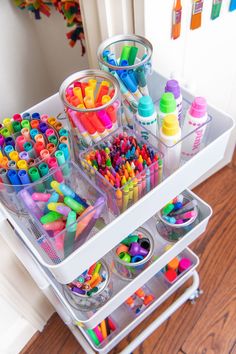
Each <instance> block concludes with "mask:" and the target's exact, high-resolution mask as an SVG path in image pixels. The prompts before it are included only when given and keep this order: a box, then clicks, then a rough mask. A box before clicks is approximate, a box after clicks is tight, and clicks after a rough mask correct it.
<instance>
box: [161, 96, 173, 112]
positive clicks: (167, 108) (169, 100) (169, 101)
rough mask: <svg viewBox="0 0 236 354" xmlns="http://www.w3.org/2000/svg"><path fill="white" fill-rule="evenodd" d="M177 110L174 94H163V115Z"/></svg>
mask: <svg viewBox="0 0 236 354" xmlns="http://www.w3.org/2000/svg"><path fill="white" fill-rule="evenodd" d="M175 109H176V102H175V98H174V95H173V93H171V92H166V93H163V95H162V96H161V100H160V110H161V112H163V113H172V112H174V111H175Z"/></svg>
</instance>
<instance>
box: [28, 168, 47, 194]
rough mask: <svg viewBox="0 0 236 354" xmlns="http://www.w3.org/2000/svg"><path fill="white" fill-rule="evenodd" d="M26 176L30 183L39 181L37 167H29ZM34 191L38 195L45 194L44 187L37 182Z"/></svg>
mask: <svg viewBox="0 0 236 354" xmlns="http://www.w3.org/2000/svg"><path fill="white" fill-rule="evenodd" d="M28 174H29V178H30V180H31V182H37V181H39V180H40V174H39V171H38V169H37V167H31V168H30V169H29V171H28ZM35 189H36V191H37V192H40V193H43V192H45V187H44V184H43V183H42V182H41V183H40V182H38V183H37V184H36V183H35Z"/></svg>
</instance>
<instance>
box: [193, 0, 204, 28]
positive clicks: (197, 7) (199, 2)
mask: <svg viewBox="0 0 236 354" xmlns="http://www.w3.org/2000/svg"><path fill="white" fill-rule="evenodd" d="M202 10H203V0H193V8H192V17H191V25H190V28H191V29H192V30H194V29H196V28H199V27H201V24H202Z"/></svg>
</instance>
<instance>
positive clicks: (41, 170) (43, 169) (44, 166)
mask: <svg viewBox="0 0 236 354" xmlns="http://www.w3.org/2000/svg"><path fill="white" fill-rule="evenodd" d="M38 168H39V173H40V175H41V176H42V177H44V176H46V175H47V174H48V173H49V167H48V165H47V164H46V163H45V162H42V163H41V164H40V165H39V167H38ZM52 181H53V178H52V176H48V177H47V179H46V180H45V181H44V184H45V187H46V189H48V190H50V189H52V188H51V182H52Z"/></svg>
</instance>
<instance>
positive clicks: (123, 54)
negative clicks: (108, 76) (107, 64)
mask: <svg viewBox="0 0 236 354" xmlns="http://www.w3.org/2000/svg"><path fill="white" fill-rule="evenodd" d="M130 50H131V46H130V45H125V46H124V47H123V48H122V52H121V56H120V63H121V62H122V60H127V61H128V62H129V54H130Z"/></svg>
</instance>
